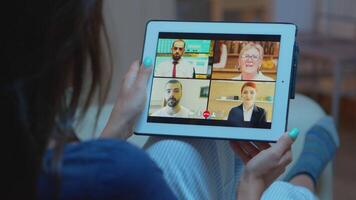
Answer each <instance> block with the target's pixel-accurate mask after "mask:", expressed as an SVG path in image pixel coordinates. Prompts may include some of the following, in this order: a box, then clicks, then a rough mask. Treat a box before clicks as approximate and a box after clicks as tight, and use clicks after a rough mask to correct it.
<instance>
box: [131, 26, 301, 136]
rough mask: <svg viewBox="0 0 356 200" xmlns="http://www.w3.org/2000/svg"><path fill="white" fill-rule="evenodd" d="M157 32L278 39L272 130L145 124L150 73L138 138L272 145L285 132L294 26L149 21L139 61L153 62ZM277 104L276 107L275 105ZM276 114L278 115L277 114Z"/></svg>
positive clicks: (136, 132) (150, 84)
mask: <svg viewBox="0 0 356 200" xmlns="http://www.w3.org/2000/svg"><path fill="white" fill-rule="evenodd" d="M160 32H173V33H202V34H204V33H210V34H211V33H213V34H255V35H258V34H261V35H280V36H281V40H280V52H279V60H278V66H279V67H278V68H277V79H276V88H275V97H274V103H273V106H274V107H273V116H272V126H271V129H260V128H243V127H226V126H206V125H191V124H170V123H150V122H147V117H148V111H149V102H150V95H151V94H150V91H151V87H152V80H153V73H152V75H151V77H150V79H149V81H148V85H147V86H148V87H147V88H148V89H147V99H146V105H145V107H144V110H143V112H142V114H141V115H140V117H139V119H138V121H137V123H136V126H135V129H134V133H135V134H138V135H166V136H188V137H202V138H215V139H237V140H253V141H267V142H275V141H277V140H278V138H279V137H280V136H281V135H282V134H283V132H284V131H285V130H286V126H287V117H288V106H289V91H290V77H291V75H292V73H291V71H292V58H293V49H294V43H295V37H296V26H295V25H294V24H288V23H232V22H186V21H154V20H153V21H149V22H148V23H147V26H146V34H145V40H144V48H143V54H142V58H146V57H150V58H154V59H153V60H154V62H153V63H155V58H156V50H157V44H158V39H159V38H158V36H159V33H160ZM276 102H278V103H276ZM277 113H278V114H277Z"/></svg>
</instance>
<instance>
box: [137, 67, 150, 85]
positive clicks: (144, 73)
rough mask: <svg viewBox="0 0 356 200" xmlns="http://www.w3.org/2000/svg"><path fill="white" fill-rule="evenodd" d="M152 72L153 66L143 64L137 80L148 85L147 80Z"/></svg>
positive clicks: (140, 83)
mask: <svg viewBox="0 0 356 200" xmlns="http://www.w3.org/2000/svg"><path fill="white" fill-rule="evenodd" d="M151 73H152V66H144V65H141V67H140V71H139V73H138V77H137V81H138V84H139V85H147V81H148V79H149V78H150V75H151Z"/></svg>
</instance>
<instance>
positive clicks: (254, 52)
mask: <svg viewBox="0 0 356 200" xmlns="http://www.w3.org/2000/svg"><path fill="white" fill-rule="evenodd" d="M262 61H263V48H262V46H261V45H259V44H256V43H252V42H250V43H248V44H246V45H244V46H243V47H242V49H241V52H240V55H239V61H238V62H239V63H238V64H239V67H240V69H241V74H240V75H239V76H236V77H234V78H232V79H233V80H259V81H274V79H272V78H271V77H268V76H265V75H263V74H262V72H261V71H260V70H261V66H262Z"/></svg>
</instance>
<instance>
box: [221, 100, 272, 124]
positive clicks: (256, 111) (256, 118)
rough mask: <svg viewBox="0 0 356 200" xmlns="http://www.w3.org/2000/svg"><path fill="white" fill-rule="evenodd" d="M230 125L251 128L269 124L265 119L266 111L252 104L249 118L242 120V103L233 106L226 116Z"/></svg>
mask: <svg viewBox="0 0 356 200" xmlns="http://www.w3.org/2000/svg"><path fill="white" fill-rule="evenodd" d="M227 120H228V123H229V125H230V126H239V127H251V128H270V127H271V124H270V123H267V121H266V111H265V109H263V108H261V107H258V106H256V105H254V106H253V111H252V116H251V120H250V121H249V122H245V121H244V111H243V107H242V104H241V105H239V106H237V107H234V108H232V109H231V110H230V112H229V116H228V118H227Z"/></svg>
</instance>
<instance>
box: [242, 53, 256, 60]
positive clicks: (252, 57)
mask: <svg viewBox="0 0 356 200" xmlns="http://www.w3.org/2000/svg"><path fill="white" fill-rule="evenodd" d="M241 57H242V58H243V59H253V60H257V59H258V58H259V57H258V56H256V55H248V54H245V55H242V56H241Z"/></svg>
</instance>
